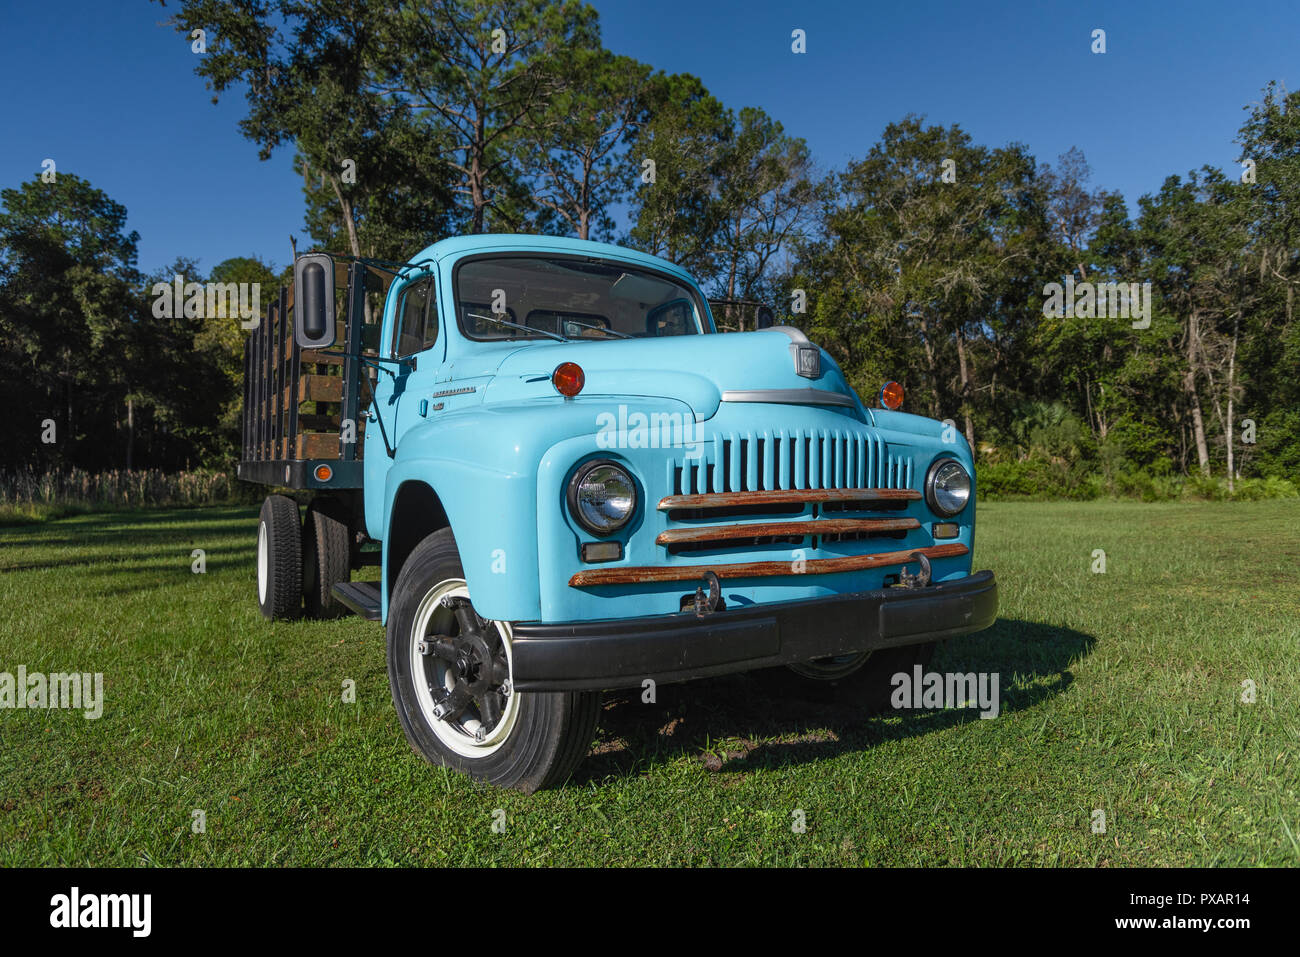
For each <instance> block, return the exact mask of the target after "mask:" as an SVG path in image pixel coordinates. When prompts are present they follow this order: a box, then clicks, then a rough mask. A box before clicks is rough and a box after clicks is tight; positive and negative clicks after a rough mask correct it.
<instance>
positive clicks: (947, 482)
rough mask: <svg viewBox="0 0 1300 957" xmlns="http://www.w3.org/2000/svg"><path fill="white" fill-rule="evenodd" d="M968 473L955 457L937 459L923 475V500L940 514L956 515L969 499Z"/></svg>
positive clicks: (969, 483) (969, 484)
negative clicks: (924, 475)
mask: <svg viewBox="0 0 1300 957" xmlns="http://www.w3.org/2000/svg"><path fill="white" fill-rule="evenodd" d="M970 487H971V482H970V473H969V472H967V471H966V469H964V468H963V467H962V464H961V463H960V462H958V461H957V460H956V459H939V460H938V461H937V462H935V463H934V464H933V465H931V466H930V471H929V473H928V474H927V475H926V477H925V500H926V501H927V502H928V503H929V504H930V508H931V509H933V510H934V511H935V512H937V513H938V514H940V515H944V516H950V515H956V514H957V513H958V512H960V511H961V510H962V509H964V508H965V507H966V503H968V502H969V501H970Z"/></svg>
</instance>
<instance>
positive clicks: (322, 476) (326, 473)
mask: <svg viewBox="0 0 1300 957" xmlns="http://www.w3.org/2000/svg"><path fill="white" fill-rule="evenodd" d="M333 477H334V470H333V469H332V468H330V467H329V466H328V465H318V466H316V481H317V482H328V481H329V480H330V479H332V478H333Z"/></svg>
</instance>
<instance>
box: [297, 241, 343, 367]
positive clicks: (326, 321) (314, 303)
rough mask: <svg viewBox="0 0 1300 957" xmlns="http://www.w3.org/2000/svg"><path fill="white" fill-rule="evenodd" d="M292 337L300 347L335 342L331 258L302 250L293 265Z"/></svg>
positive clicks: (315, 347)
mask: <svg viewBox="0 0 1300 957" xmlns="http://www.w3.org/2000/svg"><path fill="white" fill-rule="evenodd" d="M293 290H294V292H293V338H294V340H295V341H296V342H297V343H298V347H299V348H300V349H328V348H329V347H330V346H332V345H334V260H333V259H331V258H330V256H329V254H328V253H304V254H303V255H301V256H299V257H298V258H297V259H296V260H294V264H293Z"/></svg>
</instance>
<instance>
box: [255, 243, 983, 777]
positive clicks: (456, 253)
mask: <svg viewBox="0 0 1300 957" xmlns="http://www.w3.org/2000/svg"><path fill="white" fill-rule="evenodd" d="M294 277H295V278H294V283H293V286H292V287H290V288H289V289H286V290H283V291H282V292H281V294H280V297H279V299H278V301H276V302H275V303H272V305H271V307H270V308H269V309H268V312H267V316H266V318H265V321H264V322H263V323H262V324H261V325H260V326H259V327H258V329H257V330H255V331H254V333H253V335H252V336H251V337H250V340H249V343H248V348H247V354H246V365H245V407H244V449H243V455H242V461H241V464H240V475H241V477H243V478H245V479H246V480H249V481H254V482H261V483H264V484H267V485H270V486H278V487H282V488H288V489H294V490H298V492H297V493H296V495H295V496H294V497H291V496H289V495H286V494H283V493H278V494H272V495H270V496H268V497H267V499H266V501H265V503H264V504H263V507H262V512H261V516H260V519H259V524H258V533H257V534H258V546H257V582H258V586H257V587H258V601H259V604H260V606H261V609H262V612H263V614H264V615H265V616H266V617H268V618H292V617H296V616H299V615H302V614H304V613H306V614H307V615H311V616H328V615H334V614H339V613H343V612H346V611H348V610H351V611H353V612H356V613H358V614H360V615H362V616H363V617H366V618H369V619H372V620H377V621H382V622H383V624H384V626H385V630H386V635H387V656H388V675H389V682H390V685H391V690H392V696H393V703H394V705H395V706H396V709H397V714H398V716H399V718H400V719H401V723H402V727H403V728H404V729H405V732H406V735H407V738H408V739H409V741H410V743H411V745H412V747H413V748H415V750H416V751H418V752H419V753H420V754H422V755H423V756H424V757H426V758H427V759H428V760H429V761H431V762H433V763H435V764H441V765H447V766H450V767H453V768H457V769H459V770H461V771H464V772H467V773H469V774H471V775H473V776H475V777H477V778H480V779H483V780H486V781H490V782H492V783H494V784H497V785H501V786H504V787H514V788H519V789H522V790H524V791H533V790H535V789H537V788H540V787H546V786H551V785H555V784H558V783H561V782H563V781H564V780H565V779H566V778H567V777H568V776H569V775H570V774H571V773H572V771H573V770H574V769H575V768H576V767H577V765H578V764H579V763H580V762H581V761H582V759H583V757H584V756H585V755H586V753H587V750H588V747H589V746H590V744H591V743H592V739H593V735H594V732H595V727H596V723H597V718H598V713H599V708H600V693H601V691H602V690H605V689H619V688H636V689H645V688H649V687H652V686H653V685H654V684H655V683H664V682H674V681H682V680H686V679H691V678H700V677H706V676H713V675H721V674H726V673H730V672H738V671H747V670H753V669H764V668H774V667H781V666H786V667H788V668H790V669H791V670H793V671H794V672H795V673H797V674H798V675H801V676H802V677H803V678H804V679H807V680H810V681H833V682H840V683H843V684H846V685H849V686H850V687H851V688H852V689H854V692H853V693H855V694H860V697H861V701H862V706H863V709H864V711H868V710H873V709H878V708H880V707H882V706H883V705H884V703H885V701H886V700H887V697H888V692H889V690H890V681H889V679H890V677H891V676H892V675H893V674H894V673H896V672H899V671H906V672H909V673H910V672H911V670H912V668H913V666H914V665H916V664H924V663H926V662H928V660H929V657H930V654H931V653H932V651H933V648H934V643H935V642H936V641H937V640H940V639H945V638H950V637H953V636H957V635H962V634H967V633H970V632H973V631H977V630H979V629H982V628H985V627H987V626H988V625H989V624H991V623H992V622H993V620H994V618H995V616H996V613H997V590H996V584H995V582H994V579H993V575H992V573H991V572H987V571H984V572H978V573H974V574H972V572H971V561H972V554H971V550H972V546H973V536H974V518H975V500H974V470H973V467H972V463H971V454H970V449H969V447H968V446H967V444H966V441H965V439H964V438H962V437H961V436H960V434H958V433H957V431H956V430H955V429H953V428H951V426H947V427H945V425H943V424H942V423H940V422H937V421H934V420H932V419H927V418H921V417H918V416H915V415H909V414H907V413H904V412H901V411H898V406H899V405H900V404H901V400H902V392H901V389H900V388H899V387H898V386H897V384H896V383H889V384H887V386H886V387H885V388H884V389H882V392H881V395H880V397H879V398H878V401H875V402H873V405H875V406H877V407H869V406H868V405H866V404H865V403H863V402H862V401H861V400H860V399H859V397H858V396H857V395H856V394H855V393H854V391H853V390H852V389H851V388H850V387H849V386H848V384H847V383H846V381H845V379H844V376H843V375H842V374H841V372H840V369H839V368H838V366H837V365H836V364H835V362H834V360H833V359H831V357H830V356H829V355H828V354H827V353H826V352H824V351H823V350H821V349H819V348H818V347H817V346H816V345H814V344H813V343H811V342H809V341H808V339H807V338H806V337H805V336H804V334H803V333H802V332H800V331H799V330H798V329H796V328H794V327H793V326H783V325H773V324H772V323H771V318H770V313H767V314H760V318H759V320H758V323H757V324H758V325H760V326H765V328H759V329H756V330H753V331H748V332H737V333H727V334H720V333H719V332H717V331H716V327H715V325H714V318H713V313H712V312H711V309H710V304H709V302H708V301H707V300H706V298H705V297H704V296H703V295H702V294H701V292H700V289H699V287H698V286H697V285H696V283H695V281H694V280H693V279H692V278H691V277H690V275H689V274H688V273H686V272H685V271H684V270H682V269H681V268H679V267H677V266H675V265H674V264H672V263H670V262H666V261H664V260H662V259H658V258H655V257H652V256H648V255H645V254H643V253H640V252H636V251H634V250H631V249H625V248H622V247H619V246H614V245H606V244H602V243H594V242H587V241H580V240H573V239H563V238H553V237H544V236H515V235H473V236H463V237H457V238H452V239H447V240H444V241H442V242H438V243H435V244H434V245H432V246H430V247H428V248H427V249H425V250H424V251H423V252H422V253H420V254H419V255H418V256H415V257H414V258H413V259H411V260H410V261H409V262H406V263H385V262H379V261H376V260H361V259H355V258H353V257H343V256H335V255H330V254H325V253H309V254H306V255H302V256H299V257H298V259H297V260H296V262H295V270H294ZM295 499H297V500H295ZM300 503H302V504H305V510H303V509H302V508H301V505H300ZM300 511H301V512H302V514H301V516H300ZM375 566H377V569H375ZM367 568H369V569H371V570H372V571H376V572H377V575H375V574H372V575H370V576H364V575H358V578H364V577H368V578H369V579H370V580H364V581H363V580H356V581H353V580H352V578H353V573H354V572H359V571H360V570H363V569H367ZM376 578H377V580H376ZM756 706H758V703H757V702H756Z"/></svg>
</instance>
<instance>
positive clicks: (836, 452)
mask: <svg viewBox="0 0 1300 957" xmlns="http://www.w3.org/2000/svg"><path fill="white" fill-rule="evenodd" d="M690 453H694V454H690ZM912 478H913V475H912V460H911V457H910V456H909V455H907V454H906V453H905V452H900V453H894V452H892V451H891V450H890V448H889V446H888V444H887V443H886V442H885V441H884V439H882V438H881V437H880V436H878V435H874V434H872V433H867V432H856V431H853V430H851V429H850V430H845V429H812V430H808V431H804V430H803V429H790V430H786V429H764V430H762V431H754V432H715V433H713V437H712V441H708V440H704V441H702V442H701V443H700V445H699V447H698V449H696V448H692V449H690V450H689V453H682V454H679V455H677V456H676V457H674V458H672V459H669V460H668V462H667V475H666V479H667V481H666V485H667V487H668V488H669V489H671V492H672V494H703V493H709V492H718V493H720V492H758V491H769V490H778V489H780V490H790V489H835V488H886V489H902V488H911V487H912Z"/></svg>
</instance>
